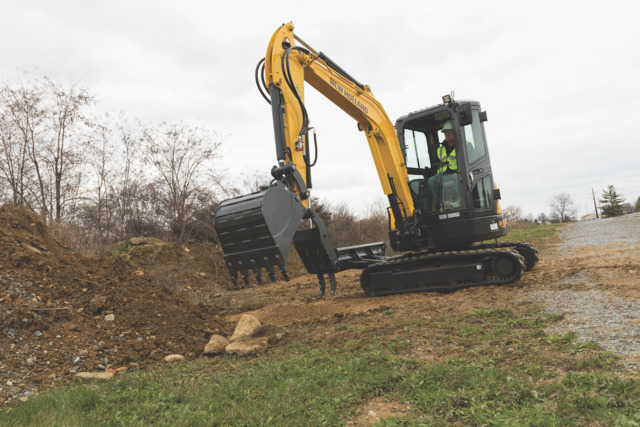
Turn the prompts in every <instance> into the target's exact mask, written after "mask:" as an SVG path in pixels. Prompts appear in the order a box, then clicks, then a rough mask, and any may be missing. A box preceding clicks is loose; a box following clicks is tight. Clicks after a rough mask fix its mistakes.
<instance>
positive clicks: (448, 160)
mask: <svg viewBox="0 0 640 427" xmlns="http://www.w3.org/2000/svg"><path fill="white" fill-rule="evenodd" d="M441 132H442V133H444V141H443V142H442V145H441V146H440V147H438V150H437V152H436V153H437V155H438V160H439V163H436V164H435V165H434V166H432V167H431V168H429V169H428V170H427V171H426V174H427V176H428V177H429V179H428V185H429V191H430V192H431V194H432V196H433V197H432V203H433V204H434V206H432V208H433V209H434V210H435V209H438V208H439V207H440V204H441V202H442V199H443V197H442V196H443V194H442V193H443V185H444V184H446V183H449V182H452V183H453V188H455V192H453V193H452V194H448V195H449V196H451V197H450V198H452V199H451V200H450V201H451V202H452V205H454V206H455V205H456V204H457V205H458V206H459V204H460V194H459V192H458V185H457V182H456V177H455V173H456V172H457V171H458V160H457V157H456V148H455V146H454V141H455V138H454V134H453V124H452V123H451V120H447V121H446V122H445V123H444V126H442V129H441ZM445 196H446V195H445ZM445 198H447V197H445Z"/></svg>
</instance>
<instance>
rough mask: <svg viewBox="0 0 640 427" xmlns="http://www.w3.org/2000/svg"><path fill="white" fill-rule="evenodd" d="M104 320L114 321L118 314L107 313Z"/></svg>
mask: <svg viewBox="0 0 640 427" xmlns="http://www.w3.org/2000/svg"><path fill="white" fill-rule="evenodd" d="M104 320H105V321H106V322H113V321H114V320H116V315H115V314H107V315H106V316H104Z"/></svg>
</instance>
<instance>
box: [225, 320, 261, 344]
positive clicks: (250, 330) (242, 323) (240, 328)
mask: <svg viewBox="0 0 640 427" xmlns="http://www.w3.org/2000/svg"><path fill="white" fill-rule="evenodd" d="M260 326H262V324H261V323H260V321H259V320H258V319H256V318H255V317H253V316H252V315H250V314H243V315H242V316H240V320H239V321H238V325H237V326H236V330H235V331H234V332H233V335H232V336H231V338H230V339H229V341H231V342H234V341H238V340H241V339H243V338H247V337H250V336H252V335H253V334H255V333H256V331H257V330H258V329H260Z"/></svg>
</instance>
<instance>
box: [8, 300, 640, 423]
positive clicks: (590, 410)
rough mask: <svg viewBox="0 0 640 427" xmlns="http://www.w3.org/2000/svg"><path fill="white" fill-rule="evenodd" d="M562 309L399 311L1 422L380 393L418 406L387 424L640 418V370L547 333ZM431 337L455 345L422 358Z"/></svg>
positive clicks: (226, 408)
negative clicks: (626, 369)
mask: <svg viewBox="0 0 640 427" xmlns="http://www.w3.org/2000/svg"><path fill="white" fill-rule="evenodd" d="M395 314H401V312H400V311H397V310H396V312H395ZM385 317H386V316H385ZM557 319H558V316H543V315H541V314H540V311H539V309H536V308H529V309H527V310H523V309H522V310H520V309H516V308H511V307H497V308H495V309H493V310H478V311H474V312H471V313H466V314H460V315H448V316H442V317H437V318H435V319H433V320H431V321H429V322H421V321H416V320H413V319H408V320H406V321H404V322H403V321H402V320H401V319H396V320H394V321H393V322H390V323H386V322H381V324H380V325H377V326H376V325H370V333H367V334H358V335H357V336H358V338H357V339H355V338H351V339H348V340H346V341H344V342H342V343H339V344H336V345H335V346H334V347H332V346H329V345H325V344H318V343H314V342H303V343H297V344H290V345H288V346H281V347H277V348H274V349H273V351H272V352H271V353H269V354H268V355H265V356H259V357H254V358H248V359H233V358H226V357H225V358H215V359H203V360H199V361H196V362H192V363H188V364H176V365H170V366H165V367H163V368H162V369H156V370H151V371H147V372H138V373H130V374H127V375H124V376H121V377H117V378H115V379H113V380H110V381H108V382H105V383H91V382H90V383H85V384H78V383H77V384H74V385H72V386H67V387H62V388H60V389H58V390H52V391H48V392H43V393H41V394H40V395H38V396H36V397H35V398H34V399H32V400H30V401H29V402H27V403H25V404H21V405H17V406H15V407H14V408H12V409H11V410H10V411H7V410H4V411H2V412H0V425H2V426H9V425H11V426H13V425H38V426H40V425H54V426H55V425H68V426H75V425H78V426H80V425H105V426H106V425H146V424H153V425H194V426H198V425H294V426H297V425H300V426H303V425H304V426H306V425H342V424H345V423H346V422H348V421H350V420H354V419H355V418H356V417H357V416H358V414H360V413H362V411H367V408H368V407H367V406H363V405H364V402H368V401H371V400H372V399H374V398H380V399H383V400H384V401H388V402H393V403H397V404H399V405H402V406H407V405H408V406H409V407H410V408H411V409H410V410H409V411H408V412H407V413H406V414H404V415H402V416H399V417H396V418H392V419H387V420H386V421H385V422H384V425H450V424H457V425H468V424H471V425H585V424H596V425H623V426H624V425H627V426H633V425H638V423H640V415H639V414H638V411H637V408H638V407H639V406H640V381H638V380H637V379H631V378H628V377H626V376H624V375H619V374H617V373H616V371H620V370H621V369H622V368H621V366H620V365H619V361H618V358H617V356H615V355H613V354H611V353H609V352H606V351H603V350H601V349H600V348H599V347H598V346H597V345H595V344H593V343H577V342H576V340H575V338H576V337H575V334H563V335H551V336H550V335H546V334H545V333H544V328H545V327H546V326H548V325H549V324H551V323H553V322H555V321H556V320H557ZM339 330H341V331H348V329H344V328H339ZM353 330H358V326H357V325H354V327H353ZM390 336H392V337H393V338H385V337H390ZM423 341H424V342H426V343H435V342H438V343H440V344H439V346H440V347H442V348H443V352H442V354H443V355H442V356H437V355H436V357H432V358H423V357H421V355H423V354H424V352H425V350H424V349H421V350H418V344H417V343H419V342H423ZM420 345H424V344H420ZM447 346H450V347H447ZM450 348H451V349H458V351H457V353H456V355H455V356H450V355H449V354H450V352H449V349H450ZM558 372H560V373H562V374H561V375H559V374H558Z"/></svg>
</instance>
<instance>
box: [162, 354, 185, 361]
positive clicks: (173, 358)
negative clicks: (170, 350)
mask: <svg viewBox="0 0 640 427" xmlns="http://www.w3.org/2000/svg"><path fill="white" fill-rule="evenodd" d="M183 359H184V356H183V355H181V354H170V355H169V356H166V357H165V358H164V361H165V362H167V363H173V362H178V361H180V360H183Z"/></svg>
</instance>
